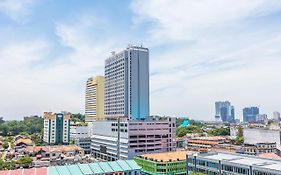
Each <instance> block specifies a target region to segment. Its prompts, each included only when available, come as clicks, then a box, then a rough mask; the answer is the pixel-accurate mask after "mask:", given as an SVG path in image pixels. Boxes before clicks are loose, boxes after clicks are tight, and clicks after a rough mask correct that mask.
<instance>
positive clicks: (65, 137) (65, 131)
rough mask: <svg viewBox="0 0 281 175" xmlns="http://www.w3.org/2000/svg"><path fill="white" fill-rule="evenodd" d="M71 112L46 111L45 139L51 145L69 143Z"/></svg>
mask: <svg viewBox="0 0 281 175" xmlns="http://www.w3.org/2000/svg"><path fill="white" fill-rule="evenodd" d="M70 116H71V114H70V113H52V112H44V137H43V141H44V142H45V143H47V144H50V145H58V144H69V140H70Z"/></svg>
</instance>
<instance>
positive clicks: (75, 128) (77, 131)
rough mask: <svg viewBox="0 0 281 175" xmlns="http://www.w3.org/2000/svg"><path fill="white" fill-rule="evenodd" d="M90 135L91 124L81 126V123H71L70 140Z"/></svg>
mask: <svg viewBox="0 0 281 175" xmlns="http://www.w3.org/2000/svg"><path fill="white" fill-rule="evenodd" d="M86 137H90V128H89V126H87V125H86V126H85V125H83V126H81V125H79V124H71V126H70V140H75V139H78V138H86Z"/></svg>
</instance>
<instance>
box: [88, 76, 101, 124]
mask: <svg viewBox="0 0 281 175" xmlns="http://www.w3.org/2000/svg"><path fill="white" fill-rule="evenodd" d="M102 119H104V77H103V76H96V77H91V78H89V79H88V80H87V83H86V100H85V121H86V122H92V121H94V120H102Z"/></svg>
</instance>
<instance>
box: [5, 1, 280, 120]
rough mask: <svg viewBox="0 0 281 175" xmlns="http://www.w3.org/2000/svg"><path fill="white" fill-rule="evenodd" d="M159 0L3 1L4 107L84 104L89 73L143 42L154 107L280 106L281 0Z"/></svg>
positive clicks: (26, 109)
mask: <svg viewBox="0 0 281 175" xmlns="http://www.w3.org/2000/svg"><path fill="white" fill-rule="evenodd" d="M155 2H156V1H154V0H152V1H146V2H145V3H144V2H143V1H138V0H133V1H122V2H115V1H107V2H101V1H100V2H99V1H83V2H79V3H77V2H75V1H66V0H62V1H59V2H58V1H56V2H55V1H54V0H42V1H39V0H12V1H9V0H4V1H1V2H0V26H1V28H0V38H1V41H0V65H1V70H0V81H1V91H0V116H3V117H4V118H5V119H22V117H23V116H28V115H34V114H35V115H42V113H43V112H44V111H58V112H59V111H62V110H66V111H69V112H72V113H77V112H80V113H84V97H85V81H86V80H87V79H88V78H89V77H91V76H94V75H102V74H103V69H104V60H105V59H106V58H108V57H109V56H110V51H118V50H122V48H124V47H126V46H127V44H129V43H133V44H134V43H135V42H136V44H139V43H143V45H144V47H147V48H149V49H150V63H151V64H150V109H151V110H150V111H151V112H150V113H151V114H152V115H153V114H156V115H170V116H177V117H191V118H193V119H198V120H214V114H215V111H214V105H213V104H214V102H215V101H221V100H228V101H231V103H232V104H233V105H234V106H235V114H236V115H235V117H236V118H238V119H240V120H242V116H243V115H242V114H243V113H242V109H243V108H245V107H247V106H258V107H259V108H260V110H261V111H260V113H262V114H267V115H268V117H269V118H272V115H273V112H274V111H281V105H280V103H278V100H279V99H280V98H281V94H280V92H279V89H280V88H281V82H280V81H279V80H280V78H279V76H280V74H281V70H280V66H281V59H280V56H281V53H280V50H281V33H280V31H281V30H280V29H281V24H280V22H279V21H280V19H281V2H280V1H276V0H261V1H258V0H254V1H251V2H244V1H234V0H230V1H227V2H221V1H213V2H210V1H205V3H199V2H196V1H158V2H157V3H155ZM215 2H219V3H220V4H219V6H217V5H215V4H216V3H215ZM66 3H68V6H67V7H65V4H66ZM174 11H177V12H179V13H177V14H174V13H173V12H174ZM167 12H169V13H167ZM218 17H220V18H218ZM112 26H114V27H112Z"/></svg>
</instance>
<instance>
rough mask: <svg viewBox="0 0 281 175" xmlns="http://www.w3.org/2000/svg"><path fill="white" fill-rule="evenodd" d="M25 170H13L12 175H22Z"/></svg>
mask: <svg viewBox="0 0 281 175" xmlns="http://www.w3.org/2000/svg"><path fill="white" fill-rule="evenodd" d="M22 171H23V169H18V170H13V171H11V173H10V175H22Z"/></svg>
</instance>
